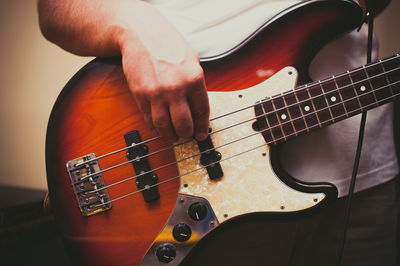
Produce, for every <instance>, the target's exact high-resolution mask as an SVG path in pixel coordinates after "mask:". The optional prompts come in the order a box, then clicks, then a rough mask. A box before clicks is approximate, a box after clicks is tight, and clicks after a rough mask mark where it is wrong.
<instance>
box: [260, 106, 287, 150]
mask: <svg viewBox="0 0 400 266" xmlns="http://www.w3.org/2000/svg"><path fill="white" fill-rule="evenodd" d="M261 106H262V108H263V110H264V114H265V118H266V119H267V123H268V126H269V128H270V130H271V133H272V137H273V138H274V140H275V142H277V141H279V140H281V139H282V138H284V139H285V140H286V137H285V134H284V132H283V129H282V127H281V126H280V123H279V118H278V115H277V113H276V110H275V107H274V105H273V104H272V101H271V100H267V101H264V102H263V103H262V105H261Z"/></svg>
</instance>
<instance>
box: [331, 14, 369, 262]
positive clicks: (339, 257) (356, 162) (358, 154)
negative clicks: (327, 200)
mask: <svg viewBox="0 0 400 266" xmlns="http://www.w3.org/2000/svg"><path fill="white" fill-rule="evenodd" d="M373 25H374V16H373V14H372V13H369V14H368V47H367V63H371V58H372V35H373ZM366 120H367V112H366V111H364V112H362V114H361V123H360V131H359V134H358V144H357V151H356V156H355V159H354V166H353V173H352V175H351V181H350V188H349V194H348V197H347V201H346V212H345V216H344V222H343V231H342V237H341V239H340V246H339V250H338V255H337V261H336V265H337V266H340V265H341V263H342V257H343V251H344V245H345V242H346V234H347V229H348V225H349V219H350V210H351V201H352V198H353V194H354V187H355V185H356V176H357V172H358V166H359V164H360V157H361V150H362V143H363V139H364V129H365V122H366Z"/></svg>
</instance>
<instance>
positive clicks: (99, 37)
mask: <svg viewBox="0 0 400 266" xmlns="http://www.w3.org/2000/svg"><path fill="white" fill-rule="evenodd" d="M38 11H39V22H40V28H41V30H42V32H43V35H44V36H45V37H46V38H47V39H48V40H50V41H51V42H53V43H55V44H57V45H59V46H60V47H62V48H63V49H65V50H67V51H69V52H72V53H74V54H78V55H84V56H112V55H117V54H120V53H121V52H122V50H123V49H124V46H125V45H126V43H127V42H135V46H136V48H137V49H139V51H140V52H144V51H143V50H147V51H146V52H149V53H151V54H152V55H153V56H157V55H158V54H162V53H163V51H161V52H159V51H158V50H159V49H160V46H158V47H155V45H154V42H155V41H156V39H155V38H157V41H158V42H159V41H160V39H161V38H162V37H163V36H168V40H169V42H170V43H169V45H167V46H169V47H173V46H174V45H178V44H179V43H180V42H182V41H183V40H182V37H181V36H180V35H179V33H178V32H177V31H176V30H175V28H174V27H173V26H172V25H170V24H169V22H168V21H166V20H165V19H164V18H163V17H162V16H161V15H160V14H159V13H158V12H157V11H156V10H155V9H154V8H153V7H152V6H151V5H149V4H147V3H145V2H143V1H138V0H121V1H105V0H103V1H86V0H69V1H54V0H39V4H38ZM154 25H156V26H154ZM174 40H176V41H174ZM178 49H179V45H178V47H176V49H173V50H172V51H169V52H172V53H173V57H172V56H171V58H170V59H171V60H172V59H173V60H176V58H177V57H179V54H178ZM139 51H138V52H139ZM163 54H165V53H163ZM167 54H168V53H167Z"/></svg>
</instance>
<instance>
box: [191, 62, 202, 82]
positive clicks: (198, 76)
mask: <svg viewBox="0 0 400 266" xmlns="http://www.w3.org/2000/svg"><path fill="white" fill-rule="evenodd" d="M188 77H189V81H190V82H191V83H195V84H198V83H200V82H203V79H204V71H203V69H202V68H201V67H200V66H198V67H195V68H193V69H192V71H190V73H189V74H188Z"/></svg>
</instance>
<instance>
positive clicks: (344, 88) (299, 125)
mask: <svg viewBox="0 0 400 266" xmlns="http://www.w3.org/2000/svg"><path fill="white" fill-rule="evenodd" d="M399 96H400V56H399V54H397V55H395V56H392V57H390V58H387V59H383V60H380V61H379V62H376V63H371V64H367V65H365V66H362V67H360V68H357V69H354V70H352V71H347V72H346V73H343V74H340V75H336V76H332V77H330V78H327V79H325V80H320V81H316V82H312V83H310V84H306V85H302V86H300V87H297V88H295V89H294V90H291V91H287V92H284V93H282V94H280V95H276V96H273V97H270V98H266V99H264V100H262V101H260V102H258V103H256V105H255V113H256V117H257V121H258V126H259V130H260V131H261V132H262V134H263V136H264V138H265V140H266V141H267V143H268V144H277V143H280V142H283V141H286V140H288V139H290V138H292V137H296V136H298V135H302V134H305V133H307V132H310V131H312V130H314V129H317V128H322V127H325V126H328V125H331V124H333V123H336V122H338V121H341V120H343V119H346V118H349V117H351V116H354V115H357V114H359V113H361V112H363V111H366V110H369V109H372V108H375V107H378V106H380V105H383V104H385V103H388V102H391V101H393V100H394V99H395V98H396V97H399Z"/></svg>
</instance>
